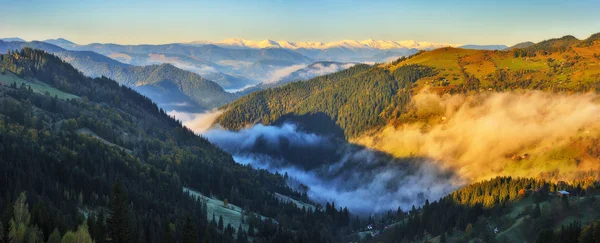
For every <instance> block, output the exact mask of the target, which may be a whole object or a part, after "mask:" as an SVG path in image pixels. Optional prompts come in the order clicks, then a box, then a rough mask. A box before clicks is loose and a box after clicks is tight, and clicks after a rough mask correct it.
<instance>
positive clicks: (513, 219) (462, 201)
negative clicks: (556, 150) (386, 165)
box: [367, 174, 600, 243]
mask: <svg viewBox="0 0 600 243" xmlns="http://www.w3.org/2000/svg"><path fill="white" fill-rule="evenodd" d="M587 176H590V177H589V178H588V179H584V180H577V181H573V182H571V183H567V182H564V181H560V182H558V183H553V182H549V181H544V180H537V179H525V178H511V177H498V178H495V179H492V180H489V181H483V182H480V183H475V184H472V185H469V186H467V187H465V188H462V189H460V190H457V191H455V192H453V193H452V194H450V195H448V196H446V197H443V198H441V199H440V200H438V201H433V202H431V203H429V202H427V203H426V204H425V205H423V206H422V207H419V208H415V207H413V208H412V209H411V210H410V211H409V212H403V211H402V210H398V211H396V212H389V213H388V214H387V216H384V217H382V218H381V219H380V221H371V225H372V226H374V227H373V228H374V229H373V230H372V231H370V233H373V232H374V235H375V237H372V236H371V235H368V236H367V238H368V240H367V241H369V242H380V241H383V242H441V243H444V242H473V240H475V241H476V242H480V241H481V242H524V241H527V242H539V243H546V242H548V243H550V242H569V243H587V242H597V240H598V239H599V238H598V235H597V234H598V232H600V231H598V221H597V219H598V216H599V215H598V213H597V210H598V208H599V207H600V204H599V201H598V192H599V189H600V184H599V183H598V181H597V180H596V179H590V178H594V177H596V176H597V174H596V175H594V174H588V175H587ZM596 178H597V177H596ZM561 192H568V193H569V194H568V195H562V194H561ZM389 225H392V226H391V227H390V226H389ZM386 226H387V227H386ZM586 226H587V227H586Z"/></svg>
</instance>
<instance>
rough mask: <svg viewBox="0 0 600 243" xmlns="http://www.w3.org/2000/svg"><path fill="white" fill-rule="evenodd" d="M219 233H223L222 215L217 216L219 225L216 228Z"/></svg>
mask: <svg viewBox="0 0 600 243" xmlns="http://www.w3.org/2000/svg"><path fill="white" fill-rule="evenodd" d="M217 228H219V230H220V231H223V215H219V224H218V226H217Z"/></svg>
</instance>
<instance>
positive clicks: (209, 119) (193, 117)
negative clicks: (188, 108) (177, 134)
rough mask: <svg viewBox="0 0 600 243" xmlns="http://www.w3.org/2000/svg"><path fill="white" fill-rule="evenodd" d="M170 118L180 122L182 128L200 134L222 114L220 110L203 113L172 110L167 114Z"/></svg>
mask: <svg viewBox="0 0 600 243" xmlns="http://www.w3.org/2000/svg"><path fill="white" fill-rule="evenodd" d="M167 114H169V115H170V116H173V117H175V118H176V119H178V120H180V121H181V122H182V123H183V125H184V126H186V127H188V128H189V129H191V130H192V131H194V132H196V133H202V132H205V131H207V130H208V129H210V128H211V127H212V125H213V123H214V122H215V120H216V119H217V118H218V117H219V116H220V115H221V114H223V111H222V110H212V111H207V112H204V113H189V112H181V111H177V110H172V111H169V112H167Z"/></svg>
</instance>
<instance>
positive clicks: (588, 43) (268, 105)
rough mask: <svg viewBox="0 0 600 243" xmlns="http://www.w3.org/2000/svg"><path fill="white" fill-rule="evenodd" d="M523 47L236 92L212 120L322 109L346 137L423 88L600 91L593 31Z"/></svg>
mask: <svg viewBox="0 0 600 243" xmlns="http://www.w3.org/2000/svg"><path fill="white" fill-rule="evenodd" d="M524 46H525V48H523V49H519V48H516V49H511V50H507V51H486V50H467V49H460V48H450V47H448V48H441V49H436V50H433V51H426V52H419V53H417V54H415V55H413V56H411V57H408V58H400V59H398V60H397V61H395V62H392V63H389V64H381V65H377V66H374V67H372V68H369V67H367V66H356V67H354V68H350V69H348V70H344V71H341V72H337V73H334V74H330V75H325V76H322V77H317V78H314V79H312V80H309V81H307V82H302V83H292V84H289V85H286V86H284V87H279V88H274V89H269V90H265V91H260V92H256V93H253V94H251V95H249V96H246V97H243V98H241V99H239V100H237V101H235V102H233V103H232V104H230V105H227V106H225V107H223V108H224V109H226V112H225V113H224V114H223V115H222V116H221V117H220V118H219V119H218V120H217V122H218V123H220V124H221V125H223V126H225V127H226V128H229V129H239V128H241V127H244V126H245V125H247V124H253V123H256V122H262V123H265V124H269V123H271V122H273V121H274V120H276V119H277V118H278V117H280V116H282V115H285V114H287V113H295V114H300V115H302V114H308V113H317V112H324V113H326V114H328V115H329V116H331V118H332V119H334V120H335V121H336V123H337V124H338V125H339V126H340V127H342V128H343V129H344V131H345V133H346V136H347V137H350V138H351V137H357V136H359V135H361V134H364V132H368V131H370V130H373V129H375V130H376V129H381V128H383V127H384V126H385V125H387V124H390V123H393V124H398V123H402V122H405V121H407V120H406V119H407V117H406V116H403V114H404V111H405V110H406V107H405V105H406V104H408V103H409V101H410V100H411V95H414V94H416V93H418V92H419V91H420V90H422V89H423V88H425V87H430V90H431V91H433V92H435V93H438V94H445V93H450V94H474V93H485V92H500V91H510V90H523V89H525V90H544V91H549V92H586V91H595V90H600V42H598V34H596V35H593V36H591V37H590V38H588V39H586V40H577V39H576V38H574V37H572V36H567V37H563V38H558V39H551V40H547V41H543V42H540V43H538V44H535V45H524Z"/></svg>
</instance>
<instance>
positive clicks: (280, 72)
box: [265, 64, 307, 84]
mask: <svg viewBox="0 0 600 243" xmlns="http://www.w3.org/2000/svg"><path fill="white" fill-rule="evenodd" d="M306 66H307V65H306V64H298V65H292V66H287V67H284V68H280V69H276V70H274V71H272V72H270V73H269V75H268V78H267V79H266V80H265V83H267V84H270V83H274V82H277V81H279V80H281V79H282V78H284V77H286V76H288V75H290V74H291V73H293V72H295V71H298V70H299V69H302V68H305V67H306Z"/></svg>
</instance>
